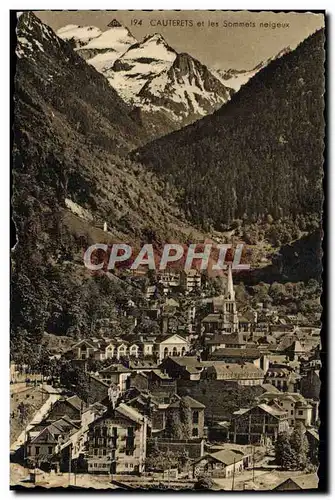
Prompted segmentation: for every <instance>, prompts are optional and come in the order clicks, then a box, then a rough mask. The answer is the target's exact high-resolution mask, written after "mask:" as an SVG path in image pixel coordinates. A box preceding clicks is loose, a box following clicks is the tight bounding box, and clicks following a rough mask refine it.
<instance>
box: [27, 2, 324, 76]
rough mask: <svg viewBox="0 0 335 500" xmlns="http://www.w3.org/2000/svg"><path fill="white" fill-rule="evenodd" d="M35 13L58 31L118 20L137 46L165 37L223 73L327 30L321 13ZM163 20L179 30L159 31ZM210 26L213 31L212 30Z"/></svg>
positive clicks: (247, 64)
mask: <svg viewBox="0 0 335 500" xmlns="http://www.w3.org/2000/svg"><path fill="white" fill-rule="evenodd" d="M35 14H36V15H37V16H38V17H39V18H40V19H41V20H42V21H43V22H45V23H46V24H48V25H49V26H51V27H52V28H53V29H54V30H55V31H57V29H59V28H61V27H62V26H65V25H67V24H79V25H86V26H87V25H93V26H97V27H98V28H100V29H101V30H103V31H104V30H106V29H108V28H107V24H108V23H109V22H110V21H112V20H113V19H117V20H118V21H119V22H120V23H121V24H123V25H124V26H126V27H127V28H128V29H129V30H130V31H131V33H132V34H133V36H134V37H135V38H137V39H138V40H139V41H140V40H142V39H143V38H144V37H145V36H146V35H147V34H153V33H161V34H162V35H163V36H164V38H165V39H166V41H167V42H168V44H169V45H171V47H173V48H174V49H175V50H176V51H177V52H188V53H189V54H190V55H192V56H193V57H195V58H196V59H198V60H200V61H201V62H202V63H204V64H206V65H207V66H209V67H220V68H224V69H228V68H236V69H250V68H252V67H254V66H255V65H256V64H258V63H259V62H260V61H264V60H265V59H267V58H269V57H272V56H274V55H276V54H277V53H278V52H279V51H280V50H281V49H283V48H284V47H288V46H290V47H292V48H295V47H296V46H297V45H298V43H300V42H301V41H302V40H304V39H305V38H306V37H308V36H309V35H310V34H312V33H314V32H315V31H316V30H317V29H320V28H321V27H323V26H324V17H323V15H322V14H313V13H301V12H299V13H294V12H292V13H274V12H248V11H240V12H231V11H213V12H211V11H185V10H184V11H171V10H166V11H150V12H146V11H122V10H118V11H84V10H82V11H58V12H55V11H38V12H35ZM136 20H137V24H135V22H136ZM182 20H183V21H184V22H183V24H184V26H180V25H179V26H178V25H177V24H178V21H182ZM140 21H141V24H139V22H140ZM159 21H164V22H169V23H170V24H173V23H174V25H175V26H173V25H170V26H166V27H164V26H160V25H159ZM208 22H212V23H213V24H214V26H212V27H209V26H208ZM198 23H201V25H200V26H198ZM202 23H203V24H204V25H202ZM216 23H218V26H216V25H215V24H216ZM229 23H249V26H246V25H244V26H238V27H236V26H235V27H234V26H230V25H229ZM261 23H263V24H264V23H271V24H274V23H275V24H277V23H280V24H281V26H280V27H277V26H276V28H273V27H272V26H271V27H266V26H261ZM179 24H181V23H179ZM192 24H193V26H191V25H192ZM287 25H288V26H287ZM283 26H284V27H283Z"/></svg>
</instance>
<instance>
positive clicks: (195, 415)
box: [193, 411, 199, 424]
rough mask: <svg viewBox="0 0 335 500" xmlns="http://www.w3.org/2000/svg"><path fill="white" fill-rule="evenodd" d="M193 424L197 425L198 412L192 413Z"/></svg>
mask: <svg viewBox="0 0 335 500" xmlns="http://www.w3.org/2000/svg"><path fill="white" fill-rule="evenodd" d="M193 423H194V424H198V423H199V412H198V411H194V412H193Z"/></svg>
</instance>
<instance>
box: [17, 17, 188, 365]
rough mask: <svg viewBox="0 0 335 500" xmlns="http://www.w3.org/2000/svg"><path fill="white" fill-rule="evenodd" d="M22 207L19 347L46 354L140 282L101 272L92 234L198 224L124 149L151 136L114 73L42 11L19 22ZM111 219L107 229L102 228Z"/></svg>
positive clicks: (150, 234) (181, 236)
mask: <svg viewBox="0 0 335 500" xmlns="http://www.w3.org/2000/svg"><path fill="white" fill-rule="evenodd" d="M17 37H18V45H17V62H16V74H15V103H14V105H15V107H14V124H13V139H14V144H13V180H14V183H13V196H12V205H13V212H14V222H15V226H16V230H17V239H18V244H17V245H16V247H15V250H14V251H13V254H12V289H11V295H12V307H11V326H12V336H11V341H12V349H11V354H12V356H14V357H16V356H17V357H18V358H19V359H20V360H21V361H22V360H26V361H27V360H28V359H31V357H32V356H36V354H37V353H38V350H37V346H38V345H40V343H41V339H42V336H43V334H44V332H48V333H54V334H57V335H62V334H63V335H71V336H73V337H76V336H77V335H79V334H81V335H85V334H87V333H88V332H89V331H91V328H94V327H95V321H96V320H97V319H100V318H107V319H110V320H115V321H116V323H115V326H114V330H115V331H118V328H119V327H122V326H123V325H120V324H119V323H118V322H117V320H116V316H117V308H118V307H121V305H122V304H124V303H125V302H126V301H127V300H128V299H129V298H133V299H136V300H141V289H140V288H136V286H135V287H134V286H128V285H127V284H123V283H122V282H121V281H120V280H117V279H116V278H115V279H114V278H113V277H112V276H106V275H102V276H94V277H93V276H91V273H90V272H88V271H87V270H86V269H85V268H84V265H83V254H84V251H85V250H86V249H87V247H88V246H89V245H91V244H93V243H111V242H115V241H122V242H132V243H140V242H141V241H142V240H143V241H146V242H147V241H148V239H150V238H151V239H156V240H159V239H163V238H167V237H168V236H170V237H171V238H175V239H177V240H179V241H183V240H186V239H187V237H188V235H189V234H190V232H191V231H194V228H192V227H191V226H190V225H189V224H187V222H186V221H185V216H184V214H183V212H182V211H181V210H180V209H179V208H178V207H177V205H176V203H175V201H174V197H173V194H174V193H173V189H172V190H171V189H168V188H167V186H166V184H165V183H163V182H162V180H159V179H158V178H157V177H156V176H155V175H154V174H152V173H151V172H147V170H146V169H145V168H143V167H141V166H138V165H135V164H133V163H131V162H130V161H129V160H126V159H124V158H122V154H121V153H122V152H124V151H125V150H126V149H129V148H131V147H134V145H135V144H139V143H140V141H141V140H143V139H144V138H145V137H146V135H145V131H144V129H142V127H141V126H140V125H139V124H137V123H136V121H134V120H133V119H132V117H131V110H130V108H129V107H128V106H127V105H126V104H125V103H124V102H123V101H122V100H121V99H120V98H119V96H118V95H117V94H116V92H115V90H114V89H113V88H112V87H110V85H109V84H108V82H107V80H106V79H105V78H104V77H103V76H102V75H101V74H99V73H98V72H97V71H96V70H95V69H94V68H92V67H91V66H89V65H88V64H87V63H86V62H85V61H84V60H83V59H81V58H80V57H79V56H78V55H76V54H75V53H74V52H73V50H72V48H71V46H70V45H69V44H68V43H66V42H63V41H62V40H60V39H59V38H58V37H57V36H56V35H55V34H54V32H53V31H52V30H51V29H50V28H49V27H47V26H46V25H44V24H43V23H41V21H40V20H39V19H37V17H36V16H34V15H33V14H32V13H29V12H26V13H24V14H22V15H21V17H20V19H19V23H18V27H17ZM104 222H107V225H108V231H107V232H104V231H103V226H104Z"/></svg>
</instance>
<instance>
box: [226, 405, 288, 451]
mask: <svg viewBox="0 0 335 500" xmlns="http://www.w3.org/2000/svg"><path fill="white" fill-rule="evenodd" d="M288 429H289V424H288V414H287V411H285V410H283V409H282V408H280V407H279V406H277V405H272V406H270V405H267V404H265V403H261V404H258V405H256V406H253V407H252V408H241V409H240V410H237V411H235V412H234V413H233V415H232V418H231V424H230V428H229V431H228V439H229V440H230V441H231V442H233V443H238V444H263V445H267V444H273V443H274V442H275V441H276V439H277V436H278V434H279V433H280V432H284V431H286V430H288Z"/></svg>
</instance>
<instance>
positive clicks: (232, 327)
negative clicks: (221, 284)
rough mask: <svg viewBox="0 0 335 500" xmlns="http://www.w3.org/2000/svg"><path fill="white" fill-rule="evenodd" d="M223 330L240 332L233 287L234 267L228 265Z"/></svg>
mask: <svg viewBox="0 0 335 500" xmlns="http://www.w3.org/2000/svg"><path fill="white" fill-rule="evenodd" d="M223 323H224V324H223V329H224V330H225V331H226V332H231V333H233V332H237V331H238V316H237V308H236V301H235V292H234V285H233V273H232V265H231V264H228V279H227V287H226V292H225V294H224V298H223Z"/></svg>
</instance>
